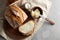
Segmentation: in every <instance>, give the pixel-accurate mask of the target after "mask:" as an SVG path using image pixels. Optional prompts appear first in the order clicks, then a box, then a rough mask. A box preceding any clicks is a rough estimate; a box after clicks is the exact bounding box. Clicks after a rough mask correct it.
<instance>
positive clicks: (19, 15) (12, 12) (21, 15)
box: [5, 5, 28, 28]
mask: <svg viewBox="0 0 60 40" xmlns="http://www.w3.org/2000/svg"><path fill="white" fill-rule="evenodd" d="M5 18H6V20H7V21H8V23H9V24H10V25H11V26H12V27H13V28H17V27H18V26H20V25H21V24H22V23H23V22H24V21H25V20H26V19H27V18H28V16H27V15H26V13H25V12H24V11H23V10H22V9H21V8H20V7H18V6H17V5H10V6H9V7H8V9H7V10H6V12H5Z"/></svg>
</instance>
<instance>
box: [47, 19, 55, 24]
mask: <svg viewBox="0 0 60 40" xmlns="http://www.w3.org/2000/svg"><path fill="white" fill-rule="evenodd" d="M46 20H47V21H48V22H49V23H50V24H51V25H54V24H55V22H54V21H52V20H50V19H48V18H46Z"/></svg>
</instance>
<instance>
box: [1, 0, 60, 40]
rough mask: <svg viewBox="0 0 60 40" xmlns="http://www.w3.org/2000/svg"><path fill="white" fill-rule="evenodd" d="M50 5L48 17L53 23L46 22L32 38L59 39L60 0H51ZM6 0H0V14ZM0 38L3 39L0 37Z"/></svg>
mask: <svg viewBox="0 0 60 40" xmlns="http://www.w3.org/2000/svg"><path fill="white" fill-rule="evenodd" d="M51 1H52V7H51V9H50V12H49V16H48V17H49V18H50V19H52V20H54V21H55V25H53V26H52V25H50V24H48V23H47V22H45V23H44V25H43V26H42V27H41V29H40V30H38V31H37V33H36V34H35V35H34V37H33V38H32V40H60V0H51ZM5 2H6V0H0V16H1V15H2V14H3V12H4V11H2V10H4V9H2V8H4V7H5V5H2V4H5ZM0 40H3V39H2V38H1V37H0Z"/></svg>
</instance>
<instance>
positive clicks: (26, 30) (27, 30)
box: [18, 20, 35, 36]
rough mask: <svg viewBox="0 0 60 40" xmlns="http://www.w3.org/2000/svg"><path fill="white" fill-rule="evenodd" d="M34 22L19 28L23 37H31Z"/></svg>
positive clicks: (31, 21)
mask: <svg viewBox="0 0 60 40" xmlns="http://www.w3.org/2000/svg"><path fill="white" fill-rule="evenodd" d="M34 28H35V27H34V21H33V20H30V21H28V22H27V23H25V24H24V25H22V26H20V27H19V28H18V30H19V32H21V33H22V34H23V35H27V36H28V35H31V34H32V33H33V31H34Z"/></svg>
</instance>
